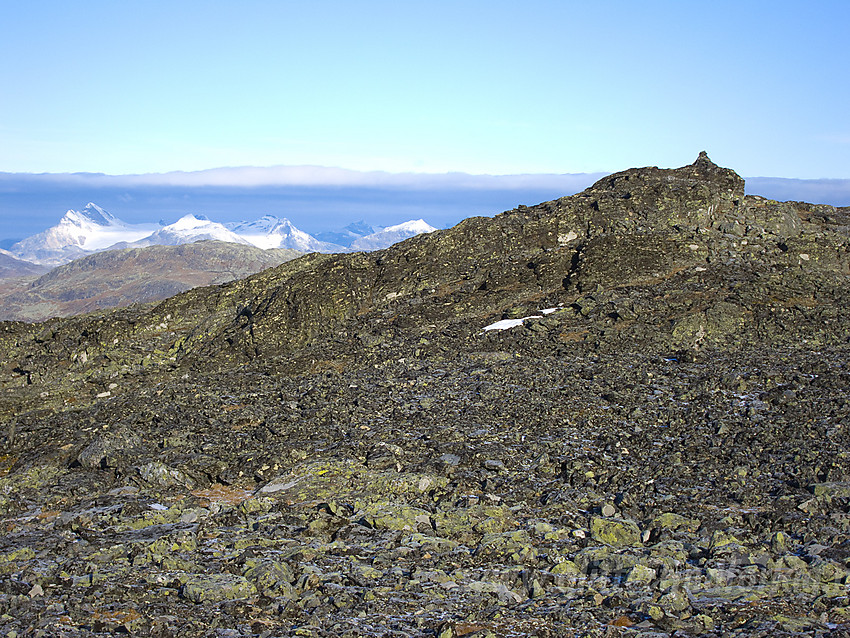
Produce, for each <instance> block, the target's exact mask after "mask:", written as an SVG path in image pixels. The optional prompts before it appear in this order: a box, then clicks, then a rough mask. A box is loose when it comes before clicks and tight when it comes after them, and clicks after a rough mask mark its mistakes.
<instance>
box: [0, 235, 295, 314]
mask: <svg viewBox="0 0 850 638" xmlns="http://www.w3.org/2000/svg"><path fill="white" fill-rule="evenodd" d="M300 254H301V253H300V252H298V251H296V250H290V249H273V250H262V249H260V248H256V247H254V246H244V245H240V244H230V243H226V242H219V241H204V242H196V243H193V244H183V245H180V246H150V247H147V248H129V249H125V250H110V251H106V252H101V253H96V254H93V255H89V256H87V257H84V258H82V259H77V260H75V261H73V262H71V263H69V264H66V265H64V266H59V267H58V268H54V269H53V270H51V271H50V272H47V273H46V274H44V275H42V276H41V277H39V278H38V279H35V280H33V279H32V275H33V274H38V271H37V270H36V271H33V272H30V273H25V272H23V271H22V272H21V275H26V274H30V275H31V276H30V277H27V278H26V279H17V280H6V281H5V282H4V285H3V286H0V320H18V321H41V320H44V319H48V318H50V317H67V316H71V315H76V314H82V313H86V312H91V311H93V310H98V309H104V308H114V307H119V306H127V305H130V304H133V303H147V302H152V301H159V300H162V299H165V298H167V297H170V296H172V295H175V294H177V293H179V292H183V291H185V290H189V289H190V288H195V287H197V286H208V285H211V284H221V283H225V282H228V281H233V280H234V279H240V278H242V277H246V276H247V275H251V274H254V273H256V272H259V271H261V270H265V269H266V268H270V267H272V266H277V265H279V264H281V263H283V262H285V261H288V260H290V259H293V258H295V257H297V256H298V255H300ZM2 257H3V255H0V258H2ZM16 261H17V260H16ZM22 263H25V262H22ZM4 264H5V262H0V267H3V265H4ZM35 268H38V267H37V266H36V267H35ZM41 272H43V269H42V270H41Z"/></svg>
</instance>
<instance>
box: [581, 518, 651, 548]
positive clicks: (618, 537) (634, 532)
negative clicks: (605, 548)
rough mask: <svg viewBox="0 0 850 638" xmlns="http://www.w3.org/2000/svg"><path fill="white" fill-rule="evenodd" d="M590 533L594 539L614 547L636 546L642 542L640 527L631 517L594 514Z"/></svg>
mask: <svg viewBox="0 0 850 638" xmlns="http://www.w3.org/2000/svg"><path fill="white" fill-rule="evenodd" d="M590 535H591V537H592V538H593V540H595V541H597V542H600V543H605V544H606V545H612V546H614V547H634V546H638V545H641V544H642V543H641V532H640V527H638V524H637V523H636V522H635V521H633V520H629V519H621V518H602V517H600V516H594V517H593V518H591V519H590Z"/></svg>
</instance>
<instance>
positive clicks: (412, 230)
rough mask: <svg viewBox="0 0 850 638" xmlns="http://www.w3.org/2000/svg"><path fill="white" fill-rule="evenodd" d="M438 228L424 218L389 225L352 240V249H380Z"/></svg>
mask: <svg viewBox="0 0 850 638" xmlns="http://www.w3.org/2000/svg"><path fill="white" fill-rule="evenodd" d="M435 230H437V229H436V228H434V227H433V226H431V225H430V224H427V223H426V222H425V221H424V220H422V219H414V220H411V221H408V222H404V223H403V224H396V225H395V226H387V227H386V228H383V229H381V230H379V231H378V232H375V233H372V234H371V235H366V236H365V237H360V238H359V239H355V240H354V241H353V242H351V245H350V249H351V250H380V249H381V248H388V247H389V246H392V245H393V244H396V243H398V242H400V241H403V240H405V239H408V238H409V237H413V236H415V235H421V234H422V233H432V232H434V231H435Z"/></svg>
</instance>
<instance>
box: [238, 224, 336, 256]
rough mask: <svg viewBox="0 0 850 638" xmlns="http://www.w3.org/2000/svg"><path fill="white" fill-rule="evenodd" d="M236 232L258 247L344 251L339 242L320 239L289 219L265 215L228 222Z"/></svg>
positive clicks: (324, 251) (310, 250)
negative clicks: (250, 219) (246, 220)
mask: <svg viewBox="0 0 850 638" xmlns="http://www.w3.org/2000/svg"><path fill="white" fill-rule="evenodd" d="M227 227H228V228H229V229H230V230H231V231H233V232H234V233H235V234H237V235H239V236H240V237H242V238H244V239H245V240H247V241H248V242H250V243H252V244H254V245H255V246H257V247H258V248H264V249H268V248H292V249H294V250H303V251H304V252H311V253H312V252H318V253H334V252H344V251H345V248H344V247H343V246H340V245H338V244H332V243H329V242H324V241H319V240H318V239H316V238H315V237H313V236H312V235H309V234H307V233H305V232H304V231H303V230H299V229H298V228H296V227H295V226H294V225H293V224H292V222H290V221H289V220H288V219H286V218H285V217H284V218H279V217H274V216H273V215H265V216H263V217H261V218H260V219H257V220H255V221H253V222H237V223H232V224H227Z"/></svg>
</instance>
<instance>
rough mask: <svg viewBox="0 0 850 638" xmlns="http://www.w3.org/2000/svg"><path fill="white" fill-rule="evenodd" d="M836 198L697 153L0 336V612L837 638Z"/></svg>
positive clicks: (843, 215)
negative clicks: (759, 188)
mask: <svg viewBox="0 0 850 638" xmlns="http://www.w3.org/2000/svg"><path fill="white" fill-rule="evenodd" d="M848 212H850V211H848V210H847V209H836V208H832V207H829V206H820V205H810V204H804V203H799V202H776V201H772V200H767V199H764V198H760V197H755V196H745V195H744V183H743V180H742V179H741V178H740V177H738V176H737V175H736V174H735V173H734V172H733V171H731V170H729V169H724V168H720V167H718V166H716V165H714V164H713V163H712V162H711V161H710V160H709V159H708V157H707V156H706V155H705V154H701V155H700V157H699V158H698V159H697V161H696V162H695V163H694V164H692V165H690V166H686V167H682V168H680V169H675V170H669V169H657V168H644V169H631V170H628V171H624V172H622V173H617V174H615V175H612V176H609V177H606V178H603V179H602V180H600V181H599V182H597V183H596V184H595V185H594V186H592V187H591V188H589V189H587V190H585V191H583V192H582V193H579V194H578V195H575V196H572V197H567V198H562V199H559V200H554V201H551V202H545V203H543V204H540V205H537V206H529V207H520V208H518V209H515V210H513V211H508V212H506V213H503V214H502V215H499V216H496V217H495V218H493V219H489V218H470V219H467V220H466V221H464V222H462V223H461V224H459V225H457V226H455V227H454V228H451V229H448V230H445V231H437V232H434V233H431V234H428V235H420V236H417V237H414V238H412V239H409V240H407V241H405V242H403V243H401V244H398V245H396V246H393V247H391V248H389V249H385V250H382V251H379V252H375V253H369V254H347V255H318V254H314V255H308V256H305V257H302V258H299V259H296V260H293V261H290V262H287V263H285V264H283V265H281V266H278V267H276V268H273V269H270V270H267V271H264V272H262V273H259V274H257V275H254V276H252V277H249V278H247V279H244V280H240V281H235V282H231V283H228V284H224V285H221V286H216V287H211V288H204V289H194V290H192V291H189V292H186V293H183V294H180V295H177V296H175V297H172V298H170V299H168V300H166V301H163V302H161V303H159V304H157V305H151V306H147V307H133V308H128V309H122V310H117V311H113V312H100V313H94V314H92V315H88V316H85V317H72V318H69V319H64V320H51V321H48V322H45V323H43V324H38V325H31V324H23V323H4V324H0V352H2V353H3V362H2V374H3V376H2V386H0V389H2V395H0V396H1V397H2V398H1V399H0V419H2V428H3V436H4V438H3V448H2V457H0V459H2V465H0V487H2V490H0V509H2V512H3V524H4V525H5V529H6V536H5V539H4V540H3V545H2V547H0V572H2V573H3V574H4V576H3V579H2V580H1V581H0V591H2V593H0V613H2V615H0V623H2V624H3V626H4V629H6V631H7V632H8V631H12V632H17V633H18V634H19V635H25V634H27V633H32V634H34V635H35V634H37V632H39V631H41V632H42V635H59V634H60V632H61V633H63V634H64V635H96V634H109V633H113V632H121V631H125V632H126V631H129V632H131V633H136V632H138V633H147V634H150V635H156V636H177V635H180V636H192V635H198V636H201V635H227V636H252V635H253V636H257V635H259V636H278V635H335V636H341V635H343V636H344V635H350V636H354V635H374V636H391V635H416V636H439V637H440V638H449V637H452V636H476V635H480V636H485V635H495V636H514V635H541V636H550V635H586V636H603V635H633V636H660V635H672V634H674V633H675V634H676V635H715V636H720V635H765V636H767V635H829V634H832V635H847V630H848V624H847V623H848V618H850V615H848V614H849V613H850V612H848V604H850V603H848V598H847V584H848V582H850V581H848V569H850V561H849V560H848V559H850V537H848V534H850V463H848V453H847V449H848V432H847V418H848V403H847V400H846V396H847V389H848V386H850V377H848V374H849V373H848V370H847V364H846V361H847V349H848V345H847V334H848V330H847V326H848V312H850V311H848V307H850V305H848V296H850V295H848V286H847V283H848V275H850V254H848V240H850V238H849V237H848V221H850V216H848ZM544 310H545V311H546V312H544ZM501 319H515V320H517V321H515V322H512V324H513V325H515V326H516V327H513V328H510V329H506V330H498V329H492V330H484V328H485V327H487V326H489V325H492V324H493V323H494V322H495V321H497V320H501Z"/></svg>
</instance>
